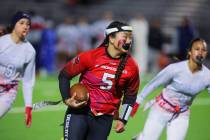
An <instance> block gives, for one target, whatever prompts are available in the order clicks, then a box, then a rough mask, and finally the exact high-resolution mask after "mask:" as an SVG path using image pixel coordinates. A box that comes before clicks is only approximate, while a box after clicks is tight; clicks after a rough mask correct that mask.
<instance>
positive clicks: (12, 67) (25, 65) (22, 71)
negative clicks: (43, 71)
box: [0, 11, 35, 127]
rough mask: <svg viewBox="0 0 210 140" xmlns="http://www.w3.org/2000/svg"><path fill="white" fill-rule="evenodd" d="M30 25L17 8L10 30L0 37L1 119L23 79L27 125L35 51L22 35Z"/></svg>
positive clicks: (30, 103) (24, 13) (33, 78)
mask: <svg viewBox="0 0 210 140" xmlns="http://www.w3.org/2000/svg"><path fill="white" fill-rule="evenodd" d="M30 25H31V18H30V15H29V14H28V13H26V12H22V11H19V12H17V13H15V15H14V16H13V17H12V21H11V33H9V34H6V35H4V36H2V37H0V118H1V117H3V116H4V115H5V114H6V113H7V112H8V111H9V109H10V108H11V107H12V104H13V102H14V101H15V98H16V95H17V90H18V83H19V81H20V80H22V85H23V95H24V101H25V117H26V118H25V119H26V126H27V127H30V125H31V117H32V116H31V115H32V113H31V106H32V89H33V85H34V81H35V64H34V60H35V50H34V48H33V47H32V45H31V44H30V43H29V42H28V41H27V40H26V38H25V37H26V35H27V34H28V32H29V30H30Z"/></svg>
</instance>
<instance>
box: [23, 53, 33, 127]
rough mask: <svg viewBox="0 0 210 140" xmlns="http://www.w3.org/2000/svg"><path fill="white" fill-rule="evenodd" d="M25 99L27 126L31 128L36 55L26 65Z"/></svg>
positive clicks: (24, 77) (24, 78) (24, 75)
mask: <svg viewBox="0 0 210 140" xmlns="http://www.w3.org/2000/svg"><path fill="white" fill-rule="evenodd" d="M22 83H23V84H22V89H23V97H24V102H25V117H26V126H27V127H30V125H31V120H32V92H33V86H34V83H35V53H34V54H33V56H32V58H31V60H30V61H29V63H28V64H27V65H26V68H25V71H24V74H23V79H22Z"/></svg>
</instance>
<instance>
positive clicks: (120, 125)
mask: <svg viewBox="0 0 210 140" xmlns="http://www.w3.org/2000/svg"><path fill="white" fill-rule="evenodd" d="M123 131H125V124H124V123H123V122H122V121H120V120H116V124H115V132H117V133H122V132H123Z"/></svg>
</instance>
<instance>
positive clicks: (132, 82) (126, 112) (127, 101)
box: [115, 69, 140, 133]
mask: <svg viewBox="0 0 210 140" xmlns="http://www.w3.org/2000/svg"><path fill="white" fill-rule="evenodd" d="M139 84H140V78H139V72H138V69H136V71H134V73H133V74H132V76H131V78H130V79H129V81H128V82H127V84H126V89H125V93H124V97H123V101H122V111H121V112H120V116H119V119H118V120H117V122H116V127H115V130H116V132H117V133H121V132H123V131H124V126H125V125H126V124H127V121H128V119H129V116H130V113H131V111H132V108H133V105H134V103H135V101H136V96H137V91H138V88H139Z"/></svg>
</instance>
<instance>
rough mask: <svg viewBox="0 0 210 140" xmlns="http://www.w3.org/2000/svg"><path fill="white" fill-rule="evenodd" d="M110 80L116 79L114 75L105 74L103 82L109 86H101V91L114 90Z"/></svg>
mask: <svg viewBox="0 0 210 140" xmlns="http://www.w3.org/2000/svg"><path fill="white" fill-rule="evenodd" d="M110 78H115V75H114V74H109V73H104V75H103V78H102V81H103V82H104V83H106V84H107V86H100V89H104V90H110V89H111V88H112V85H113V83H112V81H111V80H110Z"/></svg>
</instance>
